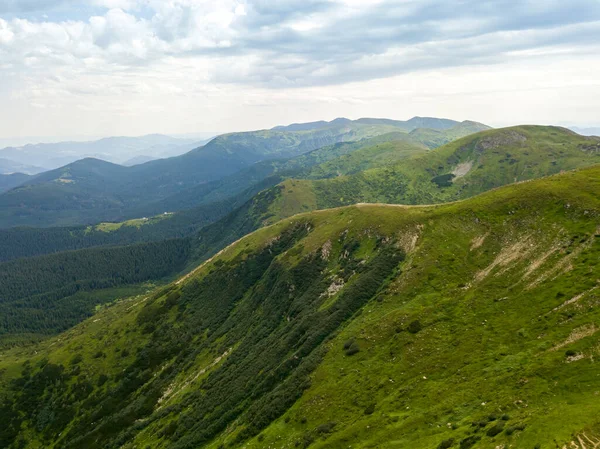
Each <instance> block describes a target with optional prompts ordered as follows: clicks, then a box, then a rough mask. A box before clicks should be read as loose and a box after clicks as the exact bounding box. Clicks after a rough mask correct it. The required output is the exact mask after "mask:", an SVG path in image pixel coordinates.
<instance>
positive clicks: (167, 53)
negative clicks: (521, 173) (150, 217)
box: [0, 0, 600, 141]
mask: <svg viewBox="0 0 600 449" xmlns="http://www.w3.org/2000/svg"><path fill="white" fill-rule="evenodd" d="M598 36H600V0H569V1H564V0H560V1H556V0H496V1H489V0H459V1H453V0H372V1H369V0H286V1H284V0H219V1H216V0H210V1H208V0H0V104H1V105H2V106H1V107H0V141H8V140H10V139H19V138H26V136H46V137H47V139H54V140H56V139H61V138H81V137H82V136H90V137H92V136H93V137H101V136H109V135H142V134H148V133H155V132H156V133H167V134H184V133H200V132H225V131H240V130H250V129H261V128H269V127H272V126H275V125H278V124H288V123H293V122H305V121H315V120H331V119H334V118H336V117H341V116H343V117H349V118H359V117H386V118H393V119H408V118H410V117H412V116H415V115H420V116H436V117H447V118H452V119H456V120H465V119H470V120H477V121H480V122H484V123H486V124H489V125H492V126H508V125H514V124H524V123H528V124H531V123H535V124H559V125H578V126H583V127H585V126H598V125H600V57H598V55H599V54H600V39H599V38H598Z"/></svg>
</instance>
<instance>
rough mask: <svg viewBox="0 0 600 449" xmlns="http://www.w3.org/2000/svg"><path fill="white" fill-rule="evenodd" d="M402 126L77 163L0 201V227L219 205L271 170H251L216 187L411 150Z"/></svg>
mask: <svg viewBox="0 0 600 449" xmlns="http://www.w3.org/2000/svg"><path fill="white" fill-rule="evenodd" d="M432 120H433V119H432ZM388 122H390V123H388ZM409 122H410V121H409ZM409 122H401V123H400V122H399V123H400V125H399V124H397V123H395V122H393V121H386V120H376V121H375V122H374V123H370V122H369V123H363V122H361V121H351V120H347V119H345V120H334V121H332V122H324V123H323V124H321V125H320V126H318V127H316V128H315V127H311V126H308V127H307V129H296V128H297V127H291V128H283V129H274V130H262V131H252V132H243V133H232V134H225V135H222V136H218V137H216V138H214V139H213V140H211V141H210V142H209V143H207V144H206V145H204V146H202V147H200V148H197V149H195V150H192V151H190V152H188V153H186V154H184V155H182V156H178V157H172V158H167V159H160V160H155V161H150V162H148V163H145V164H140V165H136V166H133V167H122V166H118V165H115V164H110V163H107V162H103V161H100V160H97V159H91V158H90V159H84V160H81V161H77V162H74V163H72V164H69V165H66V166H65V167H61V168H59V169H56V170H52V171H49V172H46V173H43V174H42V175H40V176H37V177H35V178H33V179H31V180H29V181H27V182H25V183H23V185H21V186H20V187H19V188H17V189H14V190H11V191H9V192H6V193H4V194H2V195H0V228H6V227H12V226H23V225H27V226H72V225H76V224H93V223H97V222H100V221H120V220H123V219H129V218H136V217H142V216H147V215H154V214H157V213H162V212H165V211H169V212H173V211H176V210H181V209H187V208H191V207H195V206H198V205H201V204H207V202H206V201H205V200H204V196H205V195H209V194H211V197H210V198H209V199H214V198H215V197H217V196H218V195H219V194H220V195H221V198H220V199H222V198H223V197H222V195H223V194H228V195H232V194H235V193H239V192H242V191H244V190H246V189H248V188H250V187H251V186H252V183H253V182H254V183H256V182H260V181H262V180H263V179H264V178H265V177H267V176H269V175H270V174H272V173H273V172H274V171H276V166H270V165H269V164H268V163H267V164H265V165H263V167H262V169H259V170H255V172H254V177H251V178H249V179H246V178H243V179H245V180H246V181H247V182H244V181H243V180H238V181H233V182H231V183H230V184H231V185H229V184H227V183H225V184H223V183H221V182H219V181H220V180H223V178H225V177H228V176H229V177H230V178H229V179H230V181H231V176H232V175H234V174H235V173H237V172H239V171H240V170H244V169H247V168H249V167H251V168H253V167H252V166H253V165H254V164H257V163H261V162H264V161H270V160H275V159H289V158H292V157H295V156H298V155H301V154H304V153H307V152H310V151H312V150H315V149H317V148H321V147H324V146H328V145H332V144H335V143H338V142H347V141H358V140H362V139H368V138H371V137H375V136H379V135H382V134H386V133H390V132H394V133H403V134H405V135H406V139H407V140H410V141H411V142H414V143H417V142H419V139H418V138H412V137H410V136H409V135H408V132H409V131H410V130H411V129H413V128H410V126H413V125H410V124H408V123H409ZM416 123H419V122H415V124H416ZM424 123H427V121H425V122H424ZM432 123H434V124H435V123H437V122H435V120H434V121H433V122H432ZM444 123H445V122H444ZM470 123H472V122H468V123H467V122H463V123H458V122H452V125H453V126H448V129H444V130H443V131H440V132H441V133H443V136H444V137H443V138H442V139H447V140H446V141H449V140H451V139H452V138H456V137H457V136H458V135H465V134H466V133H472V132H476V131H477V130H478V129H479V128H480V127H483V126H484V125H479V124H475V126H472V125H470ZM449 124H450V122H448V125H449ZM309 125H310V124H309ZM300 128H303V127H300ZM453 136H454V137H453ZM215 181H216V182H215ZM159 209H160V210H159Z"/></svg>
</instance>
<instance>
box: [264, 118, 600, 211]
mask: <svg viewBox="0 0 600 449" xmlns="http://www.w3.org/2000/svg"><path fill="white" fill-rule="evenodd" d="M597 163H600V139H597V138H590V137H583V136H579V135H577V134H575V133H573V132H572V131H569V130H567V129H564V128H557V127H543V126H520V127H514V128H503V129H497V130H490V131H485V132H482V133H478V134H474V135H472V136H468V137H465V138H462V139H459V140H457V141H455V142H452V143H450V144H447V145H445V146H443V147H441V148H439V149H437V150H436V151H432V152H430V153H427V154H425V155H423V156H422V157H418V158H411V159H409V160H406V161H403V162H401V163H398V164H396V165H389V166H385V167H380V168H374V169H372V170H366V171H362V172H360V173H356V174H351V175H348V176H338V177H336V178H335V179H327V180H317V181H303V180H298V181H295V182H294V184H295V186H294V187H293V188H290V185H291V183H292V181H286V182H285V183H284V184H282V186H281V188H280V195H279V196H278V198H277V202H275V203H274V204H273V205H271V206H269V214H271V215H272V216H273V217H275V219H279V218H283V217H285V216H287V215H288V214H290V213H299V212H302V211H303V209H304V210H306V208H308V209H315V208H320V209H321V208H328V207H336V206H342V205H345V204H353V203H359V202H381V203H400V204H433V203H440V202H448V201H455V200H458V199H463V198H468V197H470V196H473V195H476V194H478V193H481V192H484V191H486V190H489V189H492V188H496V187H499V186H502V185H506V184H510V183H513V182H519V181H524V180H529V179H535V178H539V177H542V176H547V175H551V174H555V173H559V172H561V171H564V170H571V169H574V168H579V167H586V166H590V165H594V164H597ZM304 178H306V179H310V178H311V175H310V174H308V175H306V176H305V177H304ZM298 196H301V197H304V198H310V200H309V203H307V204H304V205H302V207H303V208H295V207H294V206H293V205H294V204H297V203H298V201H297V197H298ZM304 206H306V207H304Z"/></svg>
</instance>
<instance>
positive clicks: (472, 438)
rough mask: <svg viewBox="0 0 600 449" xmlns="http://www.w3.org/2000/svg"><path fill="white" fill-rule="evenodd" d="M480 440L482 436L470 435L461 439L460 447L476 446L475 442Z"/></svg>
mask: <svg viewBox="0 0 600 449" xmlns="http://www.w3.org/2000/svg"><path fill="white" fill-rule="evenodd" d="M479 440H481V437H480V436H478V435H471V436H470V437H467V438H465V439H463V440H461V441H460V449H469V448H471V447H473V446H475V443H477V442H478V441H479Z"/></svg>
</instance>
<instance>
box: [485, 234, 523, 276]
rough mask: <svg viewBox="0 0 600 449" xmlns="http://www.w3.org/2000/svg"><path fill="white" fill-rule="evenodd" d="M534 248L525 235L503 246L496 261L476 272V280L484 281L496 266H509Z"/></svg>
mask: <svg viewBox="0 0 600 449" xmlns="http://www.w3.org/2000/svg"><path fill="white" fill-rule="evenodd" d="M533 249H534V246H533V243H531V239H530V238H529V237H523V238H522V239H521V240H519V241H518V242H516V243H514V244H512V245H510V246H505V247H503V248H502V250H501V251H500V253H499V254H498V255H497V256H496V258H495V259H494V261H493V262H492V263H491V264H490V265H489V266H488V267H487V268H485V269H483V270H481V271H479V272H478V273H476V274H475V281H477V282H480V281H482V280H483V279H485V278H486V277H487V276H489V275H490V273H491V272H492V271H494V270H495V269H496V268H500V267H506V266H509V265H510V264H512V263H513V262H516V261H517V260H519V259H523V258H525V257H526V256H527V255H529V253H531V251H532V250H533Z"/></svg>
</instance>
